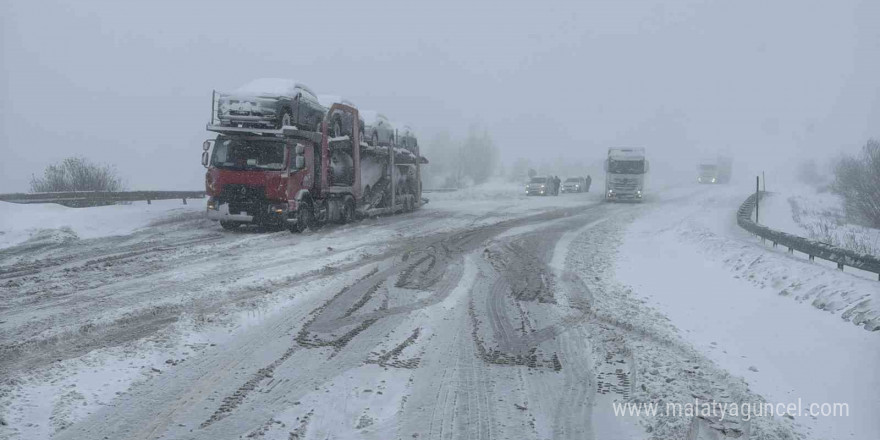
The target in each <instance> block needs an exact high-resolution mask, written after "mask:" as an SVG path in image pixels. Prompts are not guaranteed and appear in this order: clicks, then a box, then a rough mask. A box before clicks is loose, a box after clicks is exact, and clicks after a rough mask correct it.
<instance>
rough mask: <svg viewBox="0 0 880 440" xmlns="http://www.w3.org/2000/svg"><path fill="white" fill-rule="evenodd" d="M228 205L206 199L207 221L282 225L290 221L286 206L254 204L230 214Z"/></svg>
mask: <svg viewBox="0 0 880 440" xmlns="http://www.w3.org/2000/svg"><path fill="white" fill-rule="evenodd" d="M229 207H230V204H229V203H226V202H224V201H220V200H217V199H215V198H213V197H212V198H210V199H208V209H207V212H208V219H210V220H215V221H227V222H236V223H259V224H284V223H287V222H289V221H290V219H289V217H290V216H289V212H290V211H289V208H288V205H287V204H273V203H268V202H260V203H254V204H253V205H252V207H249V208H248V209H244V210H242V209H237V210H236V211H237V212H230V209H229Z"/></svg>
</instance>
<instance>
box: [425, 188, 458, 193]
mask: <svg viewBox="0 0 880 440" xmlns="http://www.w3.org/2000/svg"><path fill="white" fill-rule="evenodd" d="M456 191H458V188H427V189H422V192H424V193H447V192H456Z"/></svg>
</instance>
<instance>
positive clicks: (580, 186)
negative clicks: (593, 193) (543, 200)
mask: <svg viewBox="0 0 880 440" xmlns="http://www.w3.org/2000/svg"><path fill="white" fill-rule="evenodd" d="M586 190H587V179H584V178H583V177H569V178H568V179H565V182H564V183H563V184H562V192H564V193H579V192H584V191H586Z"/></svg>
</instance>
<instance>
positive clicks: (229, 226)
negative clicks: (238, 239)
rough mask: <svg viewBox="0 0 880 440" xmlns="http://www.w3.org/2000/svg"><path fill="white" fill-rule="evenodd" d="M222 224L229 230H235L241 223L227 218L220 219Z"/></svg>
mask: <svg viewBox="0 0 880 440" xmlns="http://www.w3.org/2000/svg"><path fill="white" fill-rule="evenodd" d="M220 226H221V227H222V228H223V229H226V230H227V231H234V230H236V229H238V227H239V226H240V225H239V224H238V223H236V222H228V221H226V220H220Z"/></svg>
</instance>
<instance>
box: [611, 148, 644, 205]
mask: <svg viewBox="0 0 880 440" xmlns="http://www.w3.org/2000/svg"><path fill="white" fill-rule="evenodd" d="M648 168H649V167H648V160H647V159H645V149H644V148H609V149H608V158H607V159H605V200H606V201H609V202H612V201H617V200H633V201H637V202H641V201H642V200H644V195H645V177H646V175H647V174H648Z"/></svg>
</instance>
